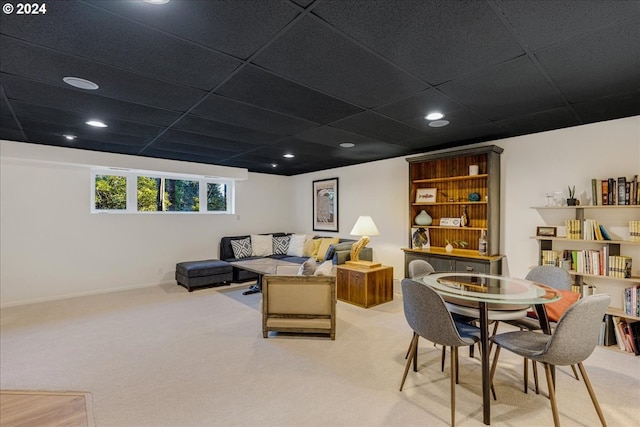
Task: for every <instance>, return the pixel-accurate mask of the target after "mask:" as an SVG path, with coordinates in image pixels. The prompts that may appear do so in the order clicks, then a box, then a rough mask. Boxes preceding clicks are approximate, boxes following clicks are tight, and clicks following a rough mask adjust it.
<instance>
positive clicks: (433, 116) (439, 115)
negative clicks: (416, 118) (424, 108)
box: [424, 112, 444, 120]
mask: <svg viewBox="0 0 640 427" xmlns="http://www.w3.org/2000/svg"><path fill="white" fill-rule="evenodd" d="M443 117H444V114H442V113H440V112H433V113H429V114H427V115H426V116H425V117H424V118H425V119H427V120H439V119H441V118H443Z"/></svg>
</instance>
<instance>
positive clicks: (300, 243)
mask: <svg viewBox="0 0 640 427" xmlns="http://www.w3.org/2000/svg"><path fill="white" fill-rule="evenodd" d="M305 240H307V235H306V234H293V235H291V236H289V249H287V255H290V256H303V255H302V248H303V247H304V242H305Z"/></svg>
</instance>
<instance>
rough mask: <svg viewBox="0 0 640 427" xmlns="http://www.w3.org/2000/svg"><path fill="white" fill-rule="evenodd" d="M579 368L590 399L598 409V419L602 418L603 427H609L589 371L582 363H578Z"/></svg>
mask: <svg viewBox="0 0 640 427" xmlns="http://www.w3.org/2000/svg"><path fill="white" fill-rule="evenodd" d="M572 366H573V365H572ZM578 368H579V369H580V373H581V374H582V378H583V379H584V384H585V385H586V386H587V391H588V392H589V397H591V401H592V402H593V406H594V407H595V408H596V412H597V413H598V418H600V422H601V423H602V427H607V422H606V421H605V420H604V414H603V413H602V409H600V404H599V403H598V399H597V398H596V394H595V392H594V391H593V387H591V381H589V377H588V376H587V371H586V370H585V369H584V366H583V365H582V362H580V363H578Z"/></svg>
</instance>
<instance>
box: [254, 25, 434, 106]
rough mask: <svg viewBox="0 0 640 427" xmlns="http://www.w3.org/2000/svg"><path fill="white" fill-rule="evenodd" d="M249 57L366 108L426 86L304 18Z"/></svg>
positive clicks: (282, 74)
mask: <svg viewBox="0 0 640 427" xmlns="http://www.w3.org/2000/svg"><path fill="white" fill-rule="evenodd" d="M253 62H254V63H255V64H258V65H261V66H263V67H264V68H267V69H269V70H272V71H274V72H275V73H277V74H279V75H281V76H283V77H285V78H288V79H291V80H293V81H296V82H299V83H302V84H304V85H306V86H309V87H311V88H314V89H317V90H320V91H322V92H324V93H327V94H329V95H332V96H335V97H337V98H339V99H343V100H346V101H348V102H351V103H354V104H356V105H359V106H363V107H367V108H371V107H376V106H378V105H381V104H386V103H388V102H391V101H393V100H396V99H399V98H403V97H405V96H407V95H409V94H411V93H413V92H416V91H419V90H422V89H425V88H426V87H427V85H426V84H425V83H424V82H421V81H420V80H418V79H416V78H415V77H413V76H411V75H409V74H407V73H406V72H404V71H402V70H400V69H398V68H397V67H394V66H393V65H391V64H389V63H388V62H387V61H384V60H382V59H380V58H379V57H377V56H376V55H373V54H372V53H370V52H368V51H367V50H365V49H363V48H362V47H360V46H358V45H357V44H355V43H353V42H352V41H350V40H348V39H346V38H344V37H343V36H341V35H339V34H337V33H335V32H334V31H331V30H330V29H329V28H327V27H326V26H325V25H322V24H321V23H319V22H317V20H315V19H312V18H309V17H305V18H303V19H302V20H300V21H299V22H297V23H296V25H295V26H294V27H293V28H292V29H290V30H289V31H287V32H286V33H285V34H284V35H283V36H282V37H280V38H279V39H278V40H276V41H275V42H274V43H273V44H271V45H270V46H269V47H267V48H266V49H265V50H264V51H263V52H261V53H260V54H258V55H257V56H256V58H255V59H254V60H253Z"/></svg>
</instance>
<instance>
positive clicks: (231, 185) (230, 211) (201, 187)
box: [90, 167, 236, 215]
mask: <svg viewBox="0 0 640 427" xmlns="http://www.w3.org/2000/svg"><path fill="white" fill-rule="evenodd" d="M104 175H111V176H124V177H126V179H127V189H126V191H127V197H126V205H127V207H126V209H96V177H97V176H104ZM90 176H91V185H90V188H91V197H90V202H91V209H90V212H91V213H92V214H147V215H157V214H173V215H194V214H195V215H198V214H205V215H234V214H235V181H236V180H235V179H231V178H221V177H211V176H202V175H190V174H179V173H172V172H161V171H150V170H137V169H122V168H110V167H92V168H91V173H90ZM138 177H148V178H161V179H173V180H183V181H196V182H198V197H199V210H198V211H139V210H138ZM208 184H223V185H225V186H226V199H227V209H226V210H224V211H222V210H218V211H210V210H208V209H207V207H208V200H207V188H208Z"/></svg>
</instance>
